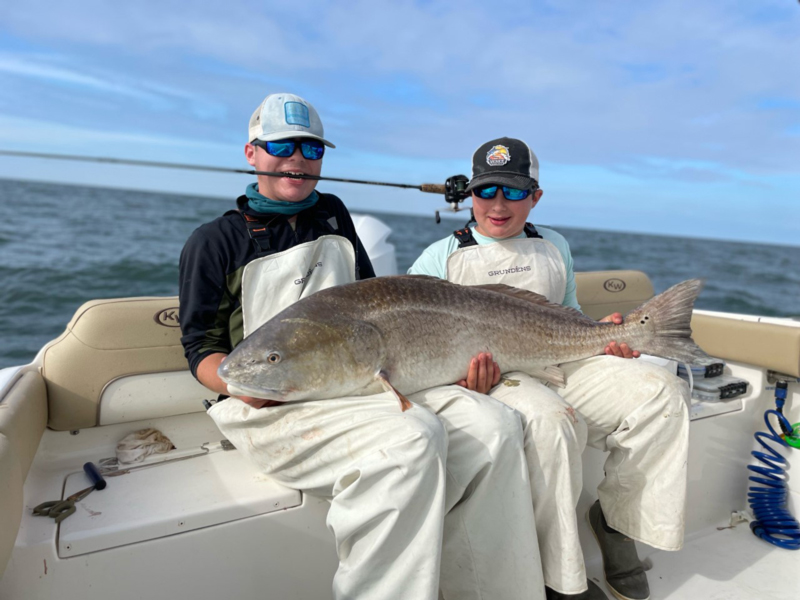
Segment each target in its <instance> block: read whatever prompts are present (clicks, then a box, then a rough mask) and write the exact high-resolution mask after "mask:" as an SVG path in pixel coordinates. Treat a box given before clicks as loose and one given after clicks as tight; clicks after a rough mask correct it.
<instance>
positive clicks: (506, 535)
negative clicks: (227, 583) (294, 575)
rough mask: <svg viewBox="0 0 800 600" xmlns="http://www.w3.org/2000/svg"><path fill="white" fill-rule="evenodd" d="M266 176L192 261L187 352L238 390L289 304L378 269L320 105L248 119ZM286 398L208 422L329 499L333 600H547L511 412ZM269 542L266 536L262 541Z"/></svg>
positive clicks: (184, 301)
mask: <svg viewBox="0 0 800 600" xmlns="http://www.w3.org/2000/svg"><path fill="white" fill-rule="evenodd" d="M248 133H249V137H248V143H247V144H246V145H245V157H246V158H247V161H248V162H249V163H250V164H251V165H253V166H254V167H255V168H256V169H257V170H259V171H268V172H277V173H284V174H285V175H284V176H282V177H281V176H278V177H275V176H268V175H259V176H258V181H257V183H253V184H251V185H249V186H248V187H247V191H246V194H245V195H244V196H242V197H240V198H239V199H238V200H237V209H236V210H233V211H229V212H228V213H226V214H225V215H223V216H222V217H220V218H218V219H216V220H214V221H212V222H211V223H208V224H206V225H203V226H201V227H200V228H198V229H197V230H196V231H195V232H194V233H193V234H192V236H191V237H190V238H189V240H188V241H187V243H186V246H185V247H184V250H183V252H182V254H181V262H180V322H181V328H182V332H183V337H182V343H183V345H184V348H185V351H186V356H187V359H188V361H189V364H190V366H191V369H192V372H193V373H194V374H195V375H196V377H197V378H198V379H199V380H200V382H201V383H203V384H204V385H205V386H206V387H208V388H210V389H211V390H214V391H215V392H218V393H220V394H226V393H227V388H226V386H225V384H224V383H223V382H222V381H221V380H220V379H219V377H218V375H217V368H218V366H219V364H220V363H221V362H222V360H223V359H224V358H225V356H226V355H227V354H228V353H229V352H230V351H231V350H232V349H233V348H234V347H235V346H236V345H237V344H238V343H239V342H240V341H241V340H242V339H243V338H244V337H246V336H247V335H249V334H250V333H251V332H253V331H254V330H255V329H256V328H258V327H259V326H260V325H261V324H263V323H264V322H266V321H267V320H269V319H270V318H271V317H272V316H274V315H276V314H277V313H278V312H280V311H281V310H282V309H283V308H285V307H286V306H288V305H290V304H292V303H293V302H295V301H297V300H299V299H301V298H303V297H306V296H308V295H310V294H313V293H314V292H316V291H319V290H321V289H323V288H325V287H330V286H332V285H339V284H343V283H348V282H351V281H354V280H356V279H361V278H366V277H372V276H374V273H373V269H372V266H371V264H370V262H369V258H368V257H367V256H366V253H365V252H364V249H363V247H362V246H361V244H360V242H359V240H358V236H357V235H356V232H355V228H354V227H353V223H352V220H351V218H350V215H349V213H348V212H347V209H346V208H345V207H344V205H343V204H342V202H341V201H340V200H339V199H338V198H336V197H335V196H332V195H330V194H323V193H319V192H317V191H316V190H315V187H316V180H314V179H301V178H298V176H299V175H312V176H318V175H319V174H320V172H321V164H322V156H323V154H324V152H325V147H326V146H327V147H330V148H332V147H333V145H332V144H331V143H330V142H329V141H327V140H326V139H325V137H324V132H323V128H322V123H321V121H320V119H319V116H318V115H317V112H316V111H315V110H314V108H313V107H312V106H311V105H310V104H309V103H308V102H306V101H305V100H303V99H302V98H299V97H298V96H294V95H291V94H273V95H270V96H267V98H266V99H265V100H264V101H263V102H262V103H261V105H260V106H259V107H258V109H256V111H255V112H254V113H253V116H252V117H251V119H250V127H249V132H248ZM409 399H410V400H411V401H412V403H413V407H412V408H411V409H409V410H407V411H405V412H401V411H400V409H399V408H398V405H397V401H396V399H395V397H394V396H392V395H390V394H378V395H375V396H366V397H358V398H343V399H331V400H324V401H307V402H302V403H297V404H292V403H286V404H281V403H278V402H275V401H272V400H270V399H266V398H265V399H259V398H230V399H227V400H225V401H223V402H218V403H217V404H215V405H214V406H213V407H212V408H211V409H210V410H209V415H210V416H211V417H212V418H213V419H214V421H215V422H216V423H217V425H218V426H219V428H220V430H221V431H222V432H223V434H225V436H226V437H227V438H228V439H230V440H231V441H232V442H233V444H234V445H235V446H236V447H237V448H238V449H239V451H240V452H242V454H244V455H246V456H248V457H249V458H250V459H252V460H253V461H254V462H255V463H256V465H258V467H259V469H260V470H261V471H262V472H264V473H266V474H269V475H270V476H271V477H273V478H274V479H276V480H278V481H280V482H281V483H283V484H284V485H286V486H288V487H290V488H293V489H297V490H301V491H303V492H306V493H310V494H314V495H318V496H321V497H325V498H328V499H330V502H331V505H330V509H329V512H328V517H327V524H328V527H329V529H330V530H331V532H332V533H333V535H334V538H335V541H336V548H337V552H338V556H339V569H338V570H337V572H336V575H335V577H334V581H333V593H334V597H335V598H337V599H343V598H358V599H359V600H396V599H403V598H407V599H409V600H436V599H437V598H438V597H439V591H440V590H441V593H442V594H443V595H444V597H445V598H446V599H448V600H449V599H459V600H469V599H472V598H474V599H476V600H477V599H479V598H493V599H494V600H503V599H508V600H516V599H518V598H523V597H524V598H534V599H536V598H543V597H544V584H543V580H542V574H541V567H540V559H539V549H538V545H537V543H536V538H535V535H534V536H531V537H528V536H518V535H516V530H517V528H518V527H525V528H529V529H531V530H532V529H533V528H534V522H533V511H532V507H531V502H530V496H529V494H530V492H529V489H530V484H529V482H528V477H527V469H526V467H525V457H524V454H523V451H522V428H521V425H520V420H519V418H518V416H517V414H516V413H514V411H512V410H509V409H508V407H506V406H504V405H502V404H501V403H499V402H496V401H494V400H493V399H491V398H488V397H486V396H484V395H482V394H478V393H474V392H470V391H468V390H465V389H464V388H462V387H459V386H455V385H453V386H445V387H441V388H436V389H434V390H428V391H425V392H420V393H418V394H414V395H412V396H410V397H409ZM265 542H266V543H268V541H265Z"/></svg>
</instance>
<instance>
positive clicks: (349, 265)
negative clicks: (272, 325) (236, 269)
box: [242, 235, 356, 337]
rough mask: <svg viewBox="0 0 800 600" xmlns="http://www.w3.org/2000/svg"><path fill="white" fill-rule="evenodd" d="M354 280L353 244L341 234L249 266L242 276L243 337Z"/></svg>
mask: <svg viewBox="0 0 800 600" xmlns="http://www.w3.org/2000/svg"><path fill="white" fill-rule="evenodd" d="M355 280H356V254H355V252H354V250H353V245H352V244H351V243H350V240H348V239H346V238H343V237H341V236H339V235H324V236H322V237H320V238H317V239H316V240H314V241H313V242H306V243H305V244H300V245H298V246H294V247H293V248H289V249H288V250H284V251H283V252H277V253H275V254H270V255H269V256H262V257H261V258H257V259H255V260H253V261H251V262H249V263H247V265H246V266H245V268H244V272H243V273H242V316H243V318H244V337H247V336H248V335H250V334H251V333H253V332H254V331H255V330H256V329H258V328H259V327H261V325H263V324H264V323H266V322H267V321H269V320H270V319H271V318H272V317H274V316H275V315H277V314H278V313H279V312H281V311H282V310H283V309H284V308H286V307H288V306H291V305H292V304H294V303H295V302H297V301H298V300H300V299H301V298H306V297H307V296H310V295H311V294H314V293H315V292H318V291H320V290H324V289H326V288H329V287H333V286H335V285H342V284H345V283H352V282H354V281H355Z"/></svg>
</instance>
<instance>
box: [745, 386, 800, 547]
mask: <svg viewBox="0 0 800 600" xmlns="http://www.w3.org/2000/svg"><path fill="white" fill-rule="evenodd" d="M781 392H782V393H781ZM775 397H776V404H777V406H778V410H768V411H766V412H765V413H764V422H765V423H766V424H767V429H769V433H764V432H763V431H759V432H757V433H756V434H755V438H756V440H757V441H758V443H759V444H761V446H762V448H764V450H766V452H760V451H758V450H753V456H755V457H756V458H757V459H758V460H760V461H761V462H762V463H763V465H766V466H763V465H748V466H747V468H748V469H749V470H750V471H753V472H754V473H757V474H758V475H760V477H756V476H754V475H751V476H750V481H754V482H755V483H758V484H761V486H755V485H751V486H750V489H749V492H748V494H747V497H748V499H749V502H750V508H751V509H752V510H753V514H754V516H755V520H754V521H753V522H752V523H750V529H752V530H753V533H754V534H756V535H757V536H758V537H760V538H761V539H762V540H765V541H767V542H769V543H770V544H774V545H776V546H778V547H780V548H786V549H788V550H800V524H798V522H797V519H795V518H794V517H793V516H792V515H791V514H790V513H789V511H788V510H787V508H786V500H787V497H788V489H787V487H786V470H785V469H784V467H785V466H786V463H787V461H786V459H785V458H784V457H783V456H782V455H781V454H780V452H779V451H778V449H777V446H776V445H778V446H785V447H790V445H789V444H788V443H787V442H786V441H785V440H784V438H782V437H781V435H780V434H779V433H778V432H776V431H775V429H774V428H773V426H772V423H771V422H770V415H774V416H775V417H777V419H778V423H779V424H780V425H781V429H782V430H783V431H784V432H785V433H787V432H788V433H791V432H792V426H791V424H790V423H789V421H788V419H786V417H784V416H783V412H782V408H783V403H784V401H785V398H786V388H785V386H783V387H782V390H781V389H780V387H778V386H776V389H775Z"/></svg>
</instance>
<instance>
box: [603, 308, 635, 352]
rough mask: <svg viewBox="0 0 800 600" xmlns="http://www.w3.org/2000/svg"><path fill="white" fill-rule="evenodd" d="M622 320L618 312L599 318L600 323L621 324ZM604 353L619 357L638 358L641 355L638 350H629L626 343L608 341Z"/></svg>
mask: <svg viewBox="0 0 800 600" xmlns="http://www.w3.org/2000/svg"><path fill="white" fill-rule="evenodd" d="M622 321H623V319H622V314H621V313H618V312H617V313H613V314H610V315H608V316H607V317H603V318H602V319H600V323H613V324H614V325H622ZM605 353H606V354H608V355H609V356H618V357H619V358H639V357H640V356H641V355H642V353H641V352H639V351H638V350H631V349H630V347H629V346H628V344H626V343H624V342H623V343H622V344H617V342H609V343H608V346H606V348H605Z"/></svg>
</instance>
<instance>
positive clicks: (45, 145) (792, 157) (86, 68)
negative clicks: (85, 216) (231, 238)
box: [0, 0, 800, 245]
mask: <svg viewBox="0 0 800 600" xmlns="http://www.w3.org/2000/svg"><path fill="white" fill-rule="evenodd" d="M276 92H290V93H294V94H298V95H300V96H302V97H303V98H305V99H306V100H308V101H309V102H311V103H312V104H313V105H314V106H315V108H316V109H317V111H318V112H319V114H320V116H321V118H322V121H323V124H324V126H325V134H326V138H327V139H329V140H331V141H332V142H333V143H335V144H336V146H337V147H336V149H334V150H329V151H328V152H327V154H326V156H325V159H324V166H323V175H328V176H331V177H343V178H357V179H369V180H377V181H390V182H400V183H411V184H415V185H417V184H421V183H443V182H444V180H445V179H446V178H447V177H448V176H451V175H455V174H458V173H464V174H466V175H469V174H470V168H471V157H472V153H473V152H474V150H475V149H476V148H477V147H478V146H479V145H481V144H482V143H484V142H486V141H489V140H491V139H494V138H497V137H501V136H512V137H517V138H520V139H522V140H524V141H526V142H527V143H528V144H529V145H530V146H531V147H532V148H533V150H534V151H535V153H536V154H537V156H538V157H539V160H540V163H541V169H540V185H541V187H542V189H543V190H544V196H543V198H542V201H541V202H540V203H539V205H538V206H537V208H536V209H535V211H534V217H533V221H534V222H537V223H544V224H557V225H562V226H567V227H575V228H589V229H605V230H613V231H634V232H643V233H658V234H665V235H681V236H691V237H704V238H718V239H728V240H742V241H757V242H768V243H778V244H791V245H800V3H799V2H798V1H797V0H759V1H758V2H752V1H751V0H750V1H726V0H715V1H713V2H710V1H706V0H692V1H687V0H669V1H651V0H637V1H635V2H634V1H619V2H613V3H588V2H577V1H569V0H567V1H563V2H561V1H560V2H543V1H539V0H536V1H517V0H508V1H505V2H502V3H499V2H475V1H473V0H463V1H451V2H435V1H433V2H431V1H422V0H420V1H417V2H412V1H398V2H385V1H381V0H355V1H351V2H331V1H327V2H326V1H322V0H306V1H304V2H302V3H295V2H293V3H288V2H280V3H277V2H257V1H255V0H228V1H226V2H224V3H223V2H208V1H203V0H199V1H196V2H191V3H187V2H185V1H181V2H176V1H172V0H157V1H149V0H140V1H137V2H108V0H73V1H71V2H55V1H52V0H26V1H25V2H22V1H21V0H9V1H8V2H3V3H2V4H0V149H4V150H17V151H28V152H48V153H64V154H80V155H85V156H104V157H115V158H126V159H137V160H153V161H167V162H175V163H191V164H201V165H213V166H220V167H232V168H247V167H248V165H247V164H246V162H245V160H244V155H243V146H244V143H245V142H246V141H247V139H246V138H247V133H246V127H247V122H248V119H249V117H250V114H251V113H252V112H253V110H254V109H255V108H256V106H258V104H259V103H260V102H261V100H262V99H263V98H264V97H265V96H266V95H267V94H270V93H276ZM0 178H18V179H38V180H45V181H51V182H62V183H79V184H89V185H99V186H112V187H120V188H133V189H144V190H156V191H173V192H181V193H188V194H197V195H202V196H219V197H224V198H233V197H235V196H237V195H239V194H240V193H242V192H243V190H244V187H245V186H246V184H247V183H249V181H250V180H251V179H250V178H248V177H247V176H244V175H218V174H205V173H197V172H186V171H174V170H163V169H143V168H131V167H118V166H103V165H96V164H84V163H76V162H62V161H48V160H43V159H23V158H9V157H4V156H0ZM318 189H320V190H322V191H329V192H333V193H336V194H337V195H339V196H340V197H342V199H343V200H344V201H345V203H346V204H347V205H348V206H349V207H350V208H351V209H353V210H355V211H358V210H370V211H376V212H391V213H413V214H432V213H433V211H434V210H436V209H441V208H443V207H444V201H443V199H442V198H441V197H437V196H435V195H432V194H423V193H421V192H419V191H414V190H411V191H409V190H392V189H387V188H382V187H373V186H357V185H352V184H350V185H345V184H331V183H325V184H320V185H319V186H318ZM223 208H224V204H221V210H222V209H223ZM460 218H461V220H462V221H463V213H461V215H460Z"/></svg>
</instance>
